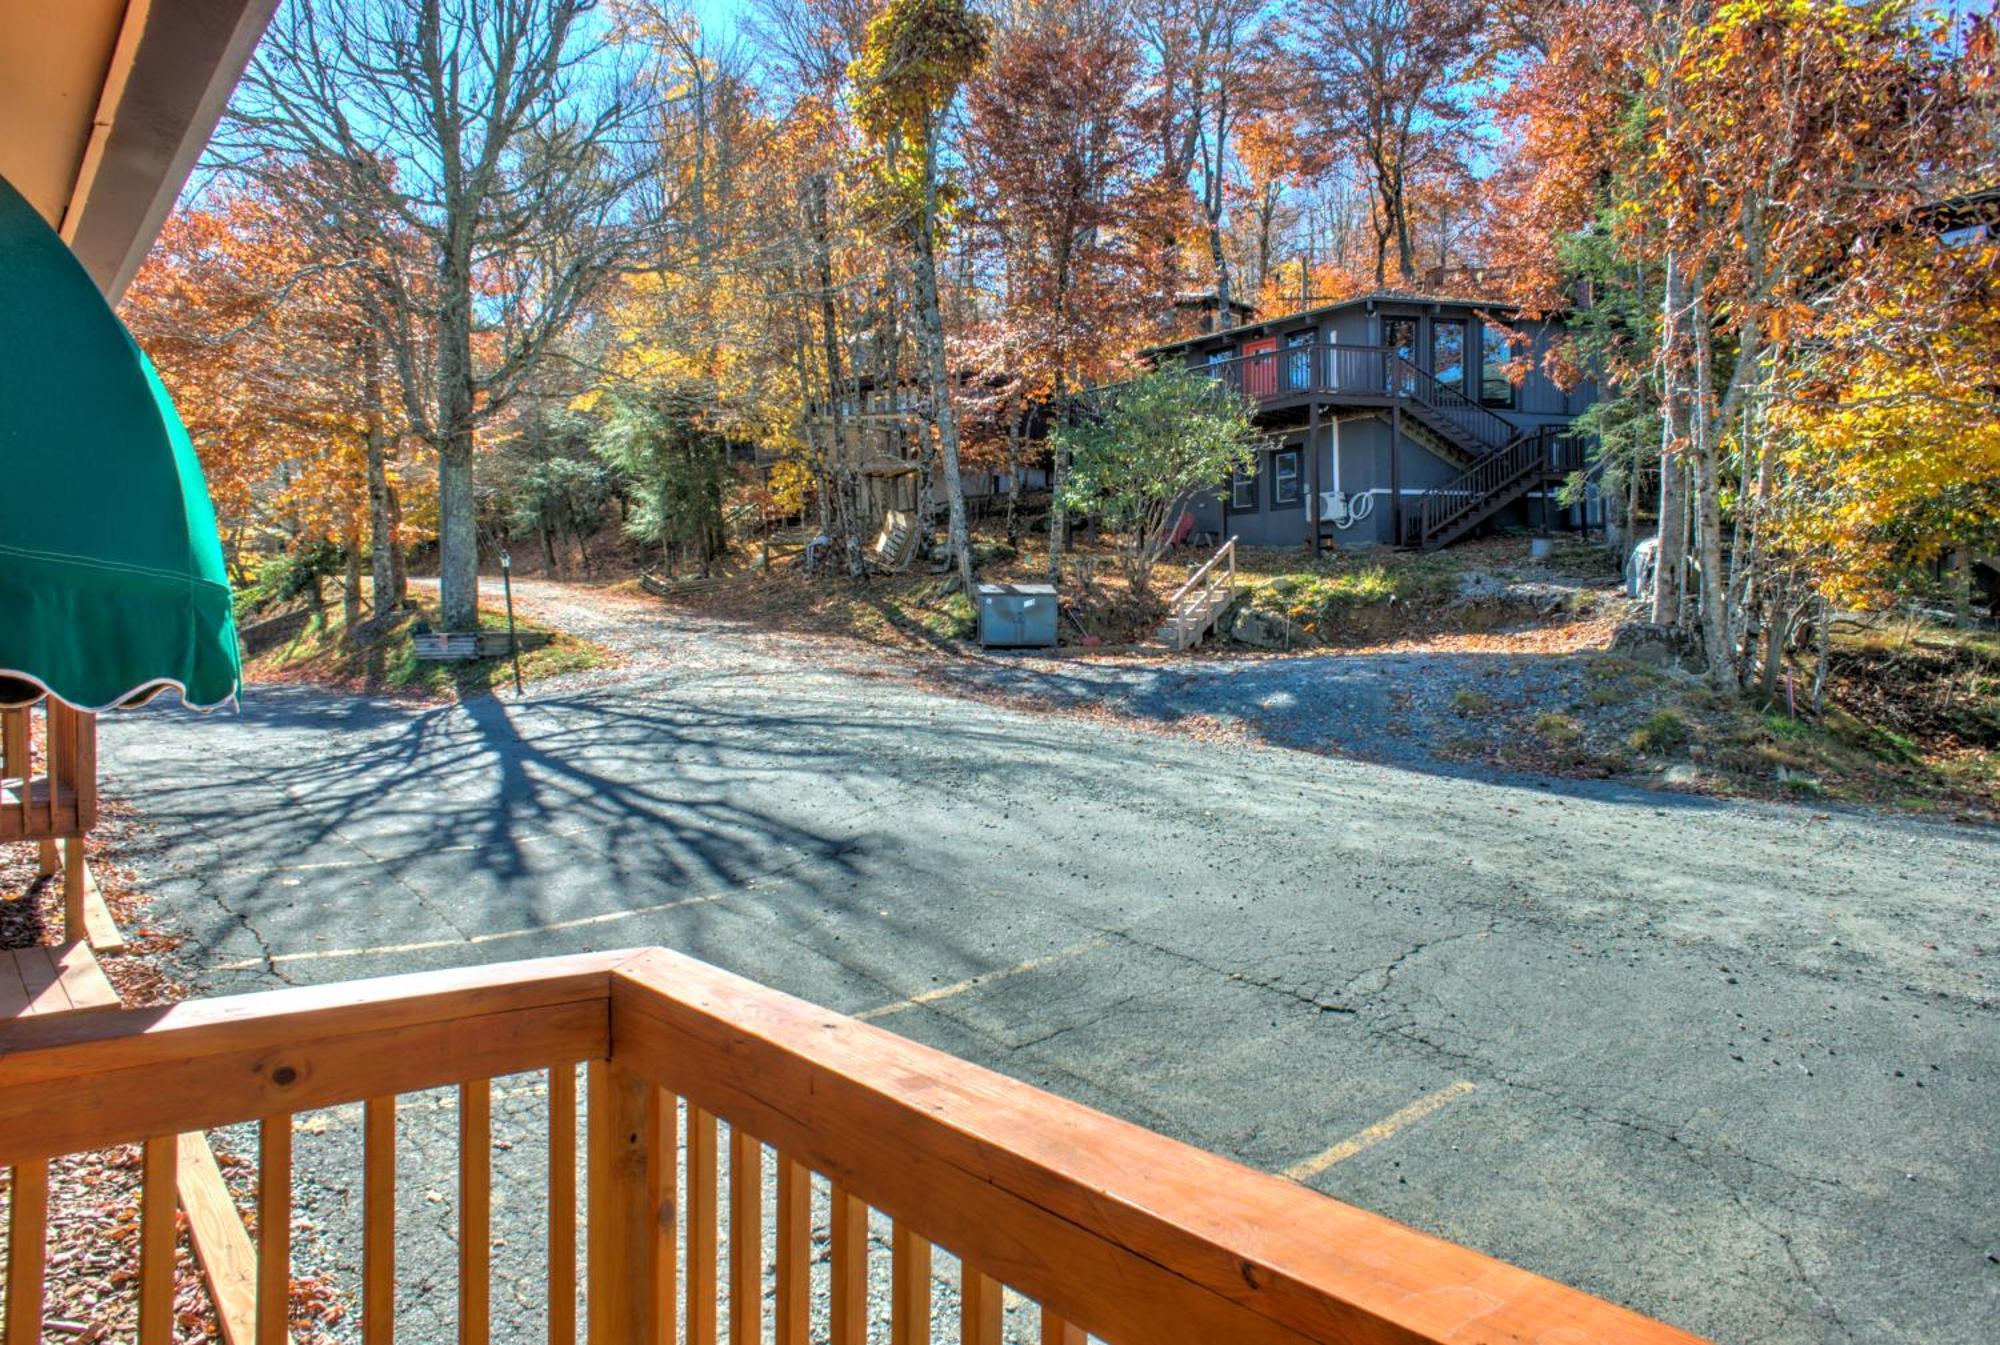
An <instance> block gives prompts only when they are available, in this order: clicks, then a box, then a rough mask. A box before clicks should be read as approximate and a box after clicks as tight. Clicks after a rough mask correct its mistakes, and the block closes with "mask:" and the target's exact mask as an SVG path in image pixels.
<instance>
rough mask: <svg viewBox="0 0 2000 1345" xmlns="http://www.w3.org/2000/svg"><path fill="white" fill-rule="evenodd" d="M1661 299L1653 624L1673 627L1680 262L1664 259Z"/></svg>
mask: <svg viewBox="0 0 2000 1345" xmlns="http://www.w3.org/2000/svg"><path fill="white" fill-rule="evenodd" d="M1666 272H1667V275H1666V295H1665V298H1664V299H1663V300H1662V301H1661V308H1660V410H1661V417H1660V546H1659V550H1658V553H1657V555H1656V561H1655V565H1654V570H1653V624H1654V625H1656V626H1669V625H1676V624H1678V623H1679V621H1680V617H1681V581H1682V577H1683V576H1684V575H1685V573H1686V571H1687V528H1686V526H1685V523H1684V521H1683V520H1684V519H1685V518H1686V515H1687V507H1686V504H1685V502H1684V494H1685V492H1686V490H1687V484H1686V481H1687V476H1686V470H1685V464H1686V461H1687V457H1686V449H1687V441H1688V421H1689V414H1688V413H1689V396H1688V388H1687V374H1686V359H1687V352H1685V351H1684V349H1683V343H1684V339H1685V332H1686V323H1687V294H1686V286H1685V285H1684V284H1683V282H1682V279H1681V273H1680V264H1679V260H1678V259H1677V258H1676V257H1675V256H1674V254H1673V253H1671V252H1669V253H1668V254H1667V260H1666Z"/></svg>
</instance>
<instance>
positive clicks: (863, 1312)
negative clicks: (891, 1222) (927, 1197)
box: [830, 1185, 868, 1345]
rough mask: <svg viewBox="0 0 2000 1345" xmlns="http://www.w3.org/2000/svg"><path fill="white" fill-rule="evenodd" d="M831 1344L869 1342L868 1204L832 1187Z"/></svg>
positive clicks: (852, 1344) (864, 1344)
mask: <svg viewBox="0 0 2000 1345" xmlns="http://www.w3.org/2000/svg"><path fill="white" fill-rule="evenodd" d="M832 1234H833V1252H832V1255H833V1283H832V1286H831V1288H832V1294H831V1298H832V1308H833V1314H832V1315H833V1321H832V1324H831V1331H830V1336H831V1341H832V1345H867V1341H868V1206H867V1204H866V1203H865V1202H863V1201H861V1200H859V1199H857V1198H856V1197H854V1196H853V1195H850V1194H849V1193H848V1192H846V1191H844V1190H842V1189H841V1188H840V1187H839V1186H838V1185H836V1186H835V1187H834V1188H833V1228H832Z"/></svg>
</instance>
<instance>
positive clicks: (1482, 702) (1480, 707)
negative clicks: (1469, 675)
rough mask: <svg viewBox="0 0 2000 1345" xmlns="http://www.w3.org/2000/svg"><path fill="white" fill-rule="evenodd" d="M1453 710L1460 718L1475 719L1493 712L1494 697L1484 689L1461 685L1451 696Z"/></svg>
mask: <svg viewBox="0 0 2000 1345" xmlns="http://www.w3.org/2000/svg"><path fill="white" fill-rule="evenodd" d="M1451 712H1452V713H1453V714H1455V715H1457V716H1458V717H1459V718H1460V719H1473V718H1477V717H1479V716H1481V715H1489V714H1492V713H1493V698H1492V697H1491V696H1489V695H1487V694H1486V693H1485V692H1483V691H1474V690H1473V689H1472V688H1471V687H1461V688H1459V690H1458V691H1457V692H1455V693H1453V695H1452V698H1451Z"/></svg>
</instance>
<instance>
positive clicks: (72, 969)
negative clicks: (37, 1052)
mask: <svg viewBox="0 0 2000 1345" xmlns="http://www.w3.org/2000/svg"><path fill="white" fill-rule="evenodd" d="M117 1007H118V992H117V991H116V990H113V989H112V988H111V982H110V981H109V980H108V979H106V977H105V975H104V969H103V968H102V967H100V966H98V965H97V958H96V957H95V956H94V955H93V954H92V953H91V951H90V945H89V944H87V943H82V942H77V943H66V944H64V945H63V946H62V947H60V948H48V947H42V946H39V945H38V946H36V947H33V948H10V949H7V950H5V951H0V1020H6V1019H12V1018H40V1017H46V1016H48V1015H50V1014H57V1013H84V1012H89V1011H93V1010H97V1009H115V1008H117Z"/></svg>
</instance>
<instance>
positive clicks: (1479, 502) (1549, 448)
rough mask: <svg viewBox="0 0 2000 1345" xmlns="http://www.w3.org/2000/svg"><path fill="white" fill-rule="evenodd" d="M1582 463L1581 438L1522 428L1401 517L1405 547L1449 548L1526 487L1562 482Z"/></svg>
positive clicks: (1546, 429) (1551, 430)
mask: <svg viewBox="0 0 2000 1345" xmlns="http://www.w3.org/2000/svg"><path fill="white" fill-rule="evenodd" d="M1582 465H1583V441H1582V439H1581V438H1580V437H1579V436H1577V435H1576V434H1575V433H1573V432H1571V431H1568V430H1563V429H1559V428H1557V427H1556V426H1553V425H1544V426H1542V427H1540V428H1538V429H1533V430H1523V431H1522V432H1521V433H1519V434H1517V435H1516V436H1514V438H1512V439H1511V440H1509V441H1508V442H1507V443H1506V444H1505V445H1503V446H1502V447H1500V448H1499V449H1496V450H1495V451H1493V452H1492V453H1489V454H1487V455H1486V456H1485V457H1483V458H1481V459H1480V460H1479V461H1477V462H1475V463H1473V464H1472V466H1470V467H1468V468H1466V469H1465V470H1464V471H1463V472H1461V473H1459V475H1458V476H1456V477H1454V478H1453V479H1452V480H1450V481H1448V482H1446V483H1445V484H1444V485H1442V486H1438V487H1435V488H1434V489H1431V490H1427V491H1425V492H1424V493H1423V494H1422V495H1421V496H1419V497H1418V499H1417V502H1416V507H1415V508H1414V509H1412V510H1410V511H1409V512H1408V513H1406V514H1405V515H1404V516H1403V536H1402V537H1401V538H1400V539H1399V540H1401V542H1402V543H1403V544H1404V545H1405V546H1414V547H1417V548H1418V549H1420V550H1424V551H1435V550H1437V549H1438V548H1439V547H1443V546H1449V545H1451V544H1452V543H1453V542H1455V541H1457V540H1458V539H1459V538H1461V537H1463V536H1465V535H1466V534H1467V533H1469V532H1471V531H1472V530H1473V529H1474V528H1476V527H1478V526H1479V525H1480V524H1481V523H1484V522H1485V521H1486V520H1487V519H1489V518H1492V517H1493V516H1494V515H1495V514H1497V513H1499V512H1500V511H1501V510H1502V509H1505V508H1506V507H1507V506H1508V505H1510V504H1512V503H1514V502H1515V501H1516V500H1519V499H1521V498H1522V497H1523V496H1525V495H1527V494H1528V493H1529V492H1530V491H1532V490H1534V489H1536V488H1538V487H1541V488H1547V487H1549V486H1552V485H1554V484H1555V483H1557V482H1559V481H1562V480H1563V479H1564V478H1566V477H1567V476H1568V475H1569V474H1570V473H1571V472H1573V471H1575V470H1577V469H1578V468H1580V467H1581V466H1582Z"/></svg>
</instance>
